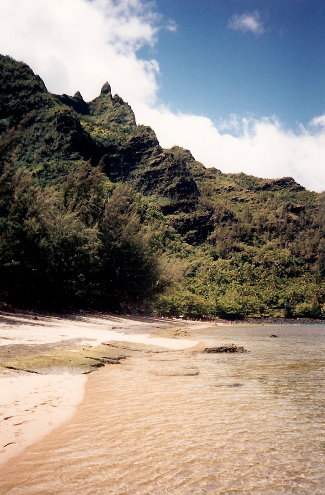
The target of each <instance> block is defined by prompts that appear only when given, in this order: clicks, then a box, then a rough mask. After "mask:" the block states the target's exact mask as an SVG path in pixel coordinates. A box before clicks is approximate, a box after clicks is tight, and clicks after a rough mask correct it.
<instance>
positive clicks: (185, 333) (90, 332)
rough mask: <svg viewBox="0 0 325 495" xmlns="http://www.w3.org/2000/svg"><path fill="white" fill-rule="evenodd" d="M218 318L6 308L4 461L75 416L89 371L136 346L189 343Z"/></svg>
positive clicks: (2, 326)
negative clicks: (51, 313) (64, 313)
mask: <svg viewBox="0 0 325 495" xmlns="http://www.w3.org/2000/svg"><path fill="white" fill-rule="evenodd" d="M210 326H215V323H214V324H212V323H208V322H207V323H205V322H195V321H187V320H180V319H167V318H166V319H158V318H157V319H156V318H144V317H118V316H113V315H88V314H87V315H70V316H66V317H59V316H42V315H40V314H27V313H10V312H1V313H0V387H1V388H0V390H1V394H0V438H1V444H0V464H1V465H3V464H4V463H5V462H6V461H7V460H8V459H10V458H12V457H14V456H15V455H17V454H19V453H21V452H22V451H23V450H24V449H25V448H26V447H27V446H28V445H31V444H33V443H35V442H37V441H38V440H40V438H42V437H43V436H45V435H46V434H47V433H49V432H50V431H51V430H53V429H54V428H56V427H57V426H59V425H60V424H62V423H64V422H65V421H67V420H68V419H69V418H70V417H71V415H72V414H73V413H74V411H75V408H76V407H77V405H78V404H80V402H81V401H82V399H83V395H84V388H85V384H86V381H87V376H88V374H89V373H90V372H91V371H95V370H96V368H97V367H101V366H104V365H105V364H118V363H119V362H120V361H121V360H122V359H125V358H127V357H128V356H132V354H133V353H134V352H139V351H140V352H144V351H145V350H151V351H152V349H156V350H157V352H158V351H159V352H163V351H164V350H166V349H168V350H176V351H177V350H185V349H189V348H193V347H194V346H196V345H198V342H197V341H196V340H193V339H192V338H191V337H190V334H191V333H195V331H196V330H200V329H202V328H206V327H210Z"/></svg>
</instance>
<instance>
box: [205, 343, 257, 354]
mask: <svg viewBox="0 0 325 495" xmlns="http://www.w3.org/2000/svg"><path fill="white" fill-rule="evenodd" d="M203 352H208V353H221V352H247V350H246V349H244V347H241V346H237V345H235V344H226V345H222V346H220V347H206V348H205V349H204V351H203Z"/></svg>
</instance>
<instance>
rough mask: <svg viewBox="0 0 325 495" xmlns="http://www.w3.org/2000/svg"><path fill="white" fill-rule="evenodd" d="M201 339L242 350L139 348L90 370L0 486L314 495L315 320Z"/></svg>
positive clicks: (322, 435)
mask: <svg viewBox="0 0 325 495" xmlns="http://www.w3.org/2000/svg"><path fill="white" fill-rule="evenodd" d="M271 334H276V335H278V338H270V335H271ZM201 340H204V341H205V342H206V344H207V345H209V346H211V345H219V344H220V345H221V344H223V343H232V342H233V343H235V344H237V345H242V346H244V347H245V348H246V349H248V351H249V352H248V353H246V354H202V353H190V352H175V351H170V352H164V353H149V354H147V355H145V357H143V356H141V357H136V358H130V359H128V360H126V361H124V362H123V364H120V365H114V366H107V367H106V368H105V369H102V370H100V371H98V372H96V373H94V374H92V375H91V376H90V379H89V382H88V384H87V390H86V397H85V400H84V402H83V404H81V406H79V408H78V410H77V413H76V414H75V415H74V417H73V418H72V420H71V421H70V422H68V423H67V424H65V425H63V426H62V427H60V428H59V429H57V430H55V431H54V432H53V433H51V434H50V435H48V436H47V437H46V438H44V439H43V441H41V442H40V443H38V444H36V445H34V446H33V447H31V448H29V449H28V450H26V451H25V452H24V454H23V455H21V456H20V457H19V458H17V459H15V460H14V461H13V462H11V463H9V464H8V465H7V466H5V468H4V469H3V470H2V471H0V493H1V494H10V495H14V494H24V495H38V494H42V495H52V494H53V495H54V494H58V495H59V494H60V495H75V494H83V495H88V494H91V495H97V494H98V495H104V494H119V495H127V494H128V495H131V494H132V495H144V494H148V495H149V494H151V495H152V494H153V495H163V494H164V495H167V494H168V495H187V494H191V495H200V494H209V495H210V494H211V495H212V494H213V495H219V494H220V495H221V494H223V495H224V494H227V495H233V494H245V495H246V494H247V495H248V494H249V495H258V494H265V495H273V494H274V495H280V494H285V495H289V494H294V495H309V494H313V495H323V494H324V493H325V469H324V468H325V466H324V459H325V390H324V371H325V353H324V350H325V325H283V326H276V325H268V326H240V327H239V326H238V327H228V328H221V327H219V328H217V329H216V330H209V331H207V332H205V333H204V334H202V335H201Z"/></svg>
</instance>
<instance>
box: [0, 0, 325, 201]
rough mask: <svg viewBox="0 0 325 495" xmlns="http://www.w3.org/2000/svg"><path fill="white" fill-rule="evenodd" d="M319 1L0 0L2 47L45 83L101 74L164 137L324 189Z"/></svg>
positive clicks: (72, 87)
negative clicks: (27, 66) (28, 66)
mask: <svg viewBox="0 0 325 495" xmlns="http://www.w3.org/2000/svg"><path fill="white" fill-rule="evenodd" d="M324 26H325V0H0V52H1V53H2V54H8V55H11V56H12V57H14V58H16V59H18V60H23V61H24V62H26V63H27V64H29V65H30V66H31V68H32V69H33V70H34V72H35V73H37V74H39V75H40V76H41V77H42V79H43V80H44V82H45V84H46V86H47V88H48V89H49V91H51V92H53V93H67V94H74V93H75V92H76V91H77V90H80V91H81V93H82V95H83V96H84V98H85V100H87V101H89V100H91V99H93V98H94V97H96V96H97V95H98V94H99V92H100V88H101V86H102V85H103V83H104V82H105V81H108V82H109V83H110V84H111V86H112V91H113V93H117V94H119V95H120V96H121V97H122V98H123V99H124V100H125V101H127V102H128V103H129V104H130V105H131V106H132V108H133V110H134V111H135V115H136V119H137V123H138V124H145V125H149V126H151V127H152V128H153V129H154V130H155V132H156V134H157V137H158V139H159V141H160V143H161V145H162V146H163V147H166V148H167V147H171V146H173V145H180V146H183V147H185V148H187V149H189V150H190V151H191V152H192V154H193V156H194V157H195V158H196V159H197V160H199V161H201V162H202V163H203V164H204V165H205V166H207V167H210V166H214V167H216V168H218V169H219V170H221V171H222V172H226V173H227V172H232V173H238V172H244V173H247V174H250V175H255V176H258V177H265V178H278V177H284V176H291V177H293V178H294V179H295V180H296V181H297V182H299V183H300V184H302V185H303V186H305V187H306V188H308V189H311V190H315V191H319V192H321V191H325V28H324Z"/></svg>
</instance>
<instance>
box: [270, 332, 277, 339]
mask: <svg viewBox="0 0 325 495" xmlns="http://www.w3.org/2000/svg"><path fill="white" fill-rule="evenodd" d="M270 337H273V338H277V337H278V335H275V333H272V335H270Z"/></svg>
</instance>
